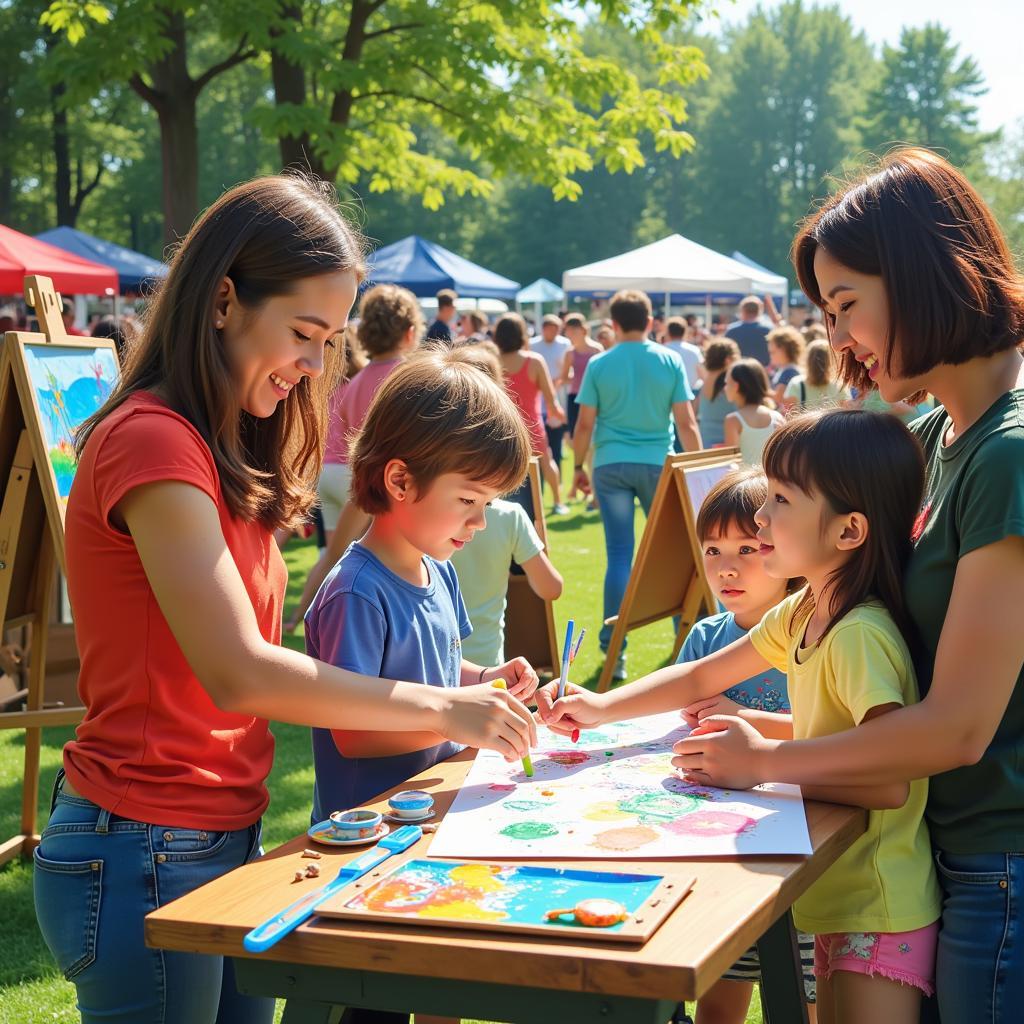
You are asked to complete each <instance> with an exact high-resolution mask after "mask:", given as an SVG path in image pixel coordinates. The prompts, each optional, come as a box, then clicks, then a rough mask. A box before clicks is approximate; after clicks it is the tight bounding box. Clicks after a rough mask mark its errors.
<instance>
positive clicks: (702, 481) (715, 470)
mask: <svg viewBox="0 0 1024 1024" xmlns="http://www.w3.org/2000/svg"><path fill="white" fill-rule="evenodd" d="M738 465H739V460H737V461H735V462H728V463H725V464H724V465H720V466H700V467H698V468H696V469H686V470H684V471H683V472H684V475H685V477H686V491H687V493H688V494H689V495H690V504H691V506H692V507H693V515H694V518H695V519H696V517H697V516H699V515H700V507H701V505H703V504H704V499H705V498H706V497H707V496H708V495H709V494H710V493H711V489H712V488H713V487H714V486H715V484H717V483H718V481H719V480H721V479H722V477H723V476H725V475H726V474H727V473H731V472H732V471H733V470H734V469H735V468H736V467H737V466H738Z"/></svg>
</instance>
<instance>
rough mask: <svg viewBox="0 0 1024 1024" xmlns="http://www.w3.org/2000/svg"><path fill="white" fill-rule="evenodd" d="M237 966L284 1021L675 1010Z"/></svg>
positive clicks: (668, 1005) (606, 1017) (556, 994)
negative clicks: (274, 1001) (277, 1004)
mask: <svg viewBox="0 0 1024 1024" xmlns="http://www.w3.org/2000/svg"><path fill="white" fill-rule="evenodd" d="M234 966H235V980H236V982H237V984H238V989H239V991H240V992H244V993H245V994H247V995H253V996H256V995H258V996H275V997H277V998H278V999H286V1000H287V1001H288V1002H287V1006H286V1008H285V1014H284V1024H336V1021H338V1020H340V1016H341V1012H342V1011H343V1009H344V1008H345V1007H348V1006H358V1007H366V1008H367V1009H373V1010H390V1011H392V1012H395V1013H415V1012H417V1011H418V1012H419V1013H430V1014H437V1015H438V1016H447V1017H455V1018H460V1017H466V1018H471V1019H478V1020H501V1021H507V1022H509V1024H565V1022H566V1021H600V1022H601V1024H667V1021H669V1019H670V1018H671V1017H672V1013H673V1011H674V1010H675V1007H676V1005H677V1004H676V1001H675V1000H671V999H668V1000H666V999H662V1000H659V999H643V998H637V997H631V996H609V995H603V994H601V993H597V992H579V991H572V990H569V991H566V990H564V989H537V988H524V987H522V986H518V985H495V984H490V983H485V982H473V981H453V980H451V979H448V978H424V977H416V976H411V975H404V974H383V973H380V972H376V971H359V970H350V969H347V968H342V967H309V966H306V965H303V964H287V963H281V962H280V961H276V960H262V959H251V958H244V959H236V960H235V961H234ZM332 1013H337V1016H332Z"/></svg>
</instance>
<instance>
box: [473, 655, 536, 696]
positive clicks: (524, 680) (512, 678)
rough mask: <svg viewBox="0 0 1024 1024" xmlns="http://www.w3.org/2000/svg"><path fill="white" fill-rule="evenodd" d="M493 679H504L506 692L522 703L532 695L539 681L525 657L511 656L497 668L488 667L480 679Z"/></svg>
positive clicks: (485, 680)
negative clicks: (510, 658) (509, 659)
mask: <svg viewBox="0 0 1024 1024" xmlns="http://www.w3.org/2000/svg"><path fill="white" fill-rule="evenodd" d="M495 679H504V680H505V684H506V686H508V692H509V693H511V694H512V696H513V697H518V698H519V699H520V700H521V701H522V702H523V703H524V704H525V703H526V702H527V701H528V700H529V699H530V698H531V697H532V696H533V694H534V691H535V690H536V689H537V686H538V684H539V683H540V680H539V679H538V678H537V673H536V672H535V671H534V669H533V666H532V665H531V664H530V663H529V662H528V661H527V660H526V659H525V658H513V659H512V660H511V661H506V662H505V664H504V665H499V666H498V667H497V668H489V669H488V670H487V671H486V672H485V673H484V674H483V678H482V680H481V681H482V682H485V683H489V682H492V681H493V680H495Z"/></svg>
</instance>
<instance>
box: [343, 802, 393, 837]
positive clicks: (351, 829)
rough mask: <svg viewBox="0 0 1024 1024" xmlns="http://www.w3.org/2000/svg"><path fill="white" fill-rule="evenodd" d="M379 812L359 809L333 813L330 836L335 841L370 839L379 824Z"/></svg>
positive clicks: (364, 808) (365, 808) (363, 808)
mask: <svg viewBox="0 0 1024 1024" xmlns="http://www.w3.org/2000/svg"><path fill="white" fill-rule="evenodd" d="M381 820H382V818H381V813H380V811H371V810H370V809H369V808H368V807H359V808H356V810H354V811H335V812H334V813H333V814H332V815H331V834H332V835H333V836H334V837H335V838H336V839H371V838H372V837H373V836H375V835H376V834H377V829H378V828H380V823H381Z"/></svg>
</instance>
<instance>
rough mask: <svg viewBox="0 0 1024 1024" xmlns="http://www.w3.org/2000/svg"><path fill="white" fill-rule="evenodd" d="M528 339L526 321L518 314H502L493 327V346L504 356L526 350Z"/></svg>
mask: <svg viewBox="0 0 1024 1024" xmlns="http://www.w3.org/2000/svg"><path fill="white" fill-rule="evenodd" d="M529 341H530V337H529V333H528V332H527V330H526V321H525V320H524V319H523V318H522V317H521V316H520V315H519V314H518V313H503V314H502V315H501V316H499V317H498V322H497V323H496V324H495V325H494V344H495V345H497V346H498V348H499V349H500V350H501V351H502V353H503V354H505V355H511V354H512V353H513V352H518V351H519V350H520V349H523V348H526V346H527V345H528V344H529Z"/></svg>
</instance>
